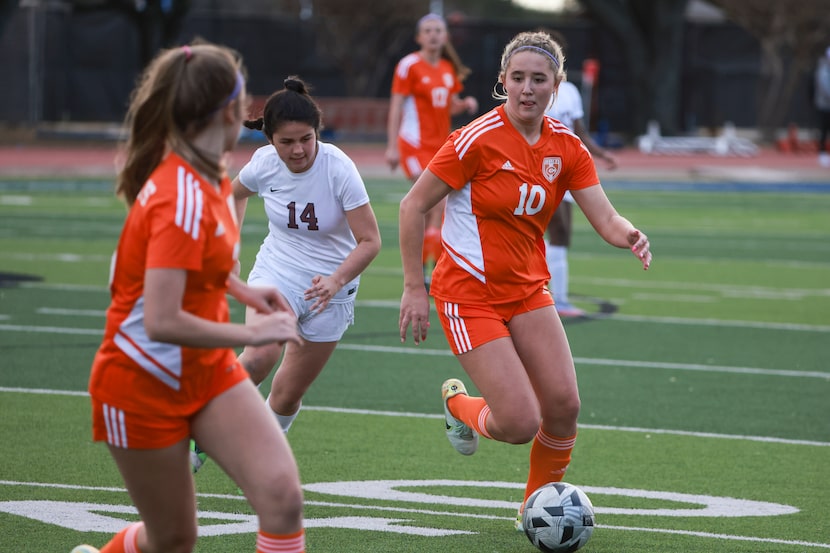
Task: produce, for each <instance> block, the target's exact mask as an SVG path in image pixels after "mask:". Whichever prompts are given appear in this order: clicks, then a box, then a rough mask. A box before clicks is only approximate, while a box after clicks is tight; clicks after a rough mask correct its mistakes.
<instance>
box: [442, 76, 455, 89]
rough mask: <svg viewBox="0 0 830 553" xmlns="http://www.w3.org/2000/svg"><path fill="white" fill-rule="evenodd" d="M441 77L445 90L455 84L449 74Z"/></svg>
mask: <svg viewBox="0 0 830 553" xmlns="http://www.w3.org/2000/svg"><path fill="white" fill-rule="evenodd" d="M443 77H444V86H446V87H447V88H452V85H453V84H455V83H454V82H453V81H454V79H453V76H452V74H451V73H444V75H443Z"/></svg>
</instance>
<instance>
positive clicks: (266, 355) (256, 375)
mask: <svg viewBox="0 0 830 553" xmlns="http://www.w3.org/2000/svg"><path fill="white" fill-rule="evenodd" d="M281 353H282V346H280V345H279V344H269V345H266V346H258V347H248V348H245V351H244V352H243V354H242V355H241V356H240V361H241V362H242V366H243V367H245V370H246V371H248V374H249V375H250V377H251V380H253V381H254V384H259V383H260V382H262V381H263V380H265V379H266V378H267V377H268V375H269V374H270V373H271V369H273V368H274V365H276V364H277V361H278V360H279V358H280V354H281Z"/></svg>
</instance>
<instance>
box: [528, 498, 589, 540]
mask: <svg viewBox="0 0 830 553" xmlns="http://www.w3.org/2000/svg"><path fill="white" fill-rule="evenodd" d="M522 524H523V526H524V531H525V535H527V539H529V540H530V543H532V544H533V545H535V546H536V547H538V548H539V549H540V550H541V551H544V552H545V553H563V552H566V551H576V550H577V549H579V548H580V547H582V546H583V545H585V544H586V543H588V540H589V539H590V537H591V534H592V533H593V532H594V506H593V505H592V504H591V500H590V499H588V496H587V495H585V492H583V491H582V490H580V489H579V488H577V487H576V486H574V485H573V484H568V483H567V482H552V483H550V484H545V485H544V486H542V487H541V488H539V489H538V490H536V491H535V492H533V493H532V494H531V495H530V497H528V498H527V501H526V502H525V506H524V511H523V512H522Z"/></svg>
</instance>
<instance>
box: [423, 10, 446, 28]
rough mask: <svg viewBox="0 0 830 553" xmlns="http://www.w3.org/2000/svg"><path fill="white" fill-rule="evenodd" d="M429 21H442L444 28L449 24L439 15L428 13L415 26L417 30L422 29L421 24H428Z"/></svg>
mask: <svg viewBox="0 0 830 553" xmlns="http://www.w3.org/2000/svg"><path fill="white" fill-rule="evenodd" d="M427 21H440V22H441V23H443V24H444V26H446V25H447V22H446V21H445V20H444V18H443V17H441V16H440V15H438V14H437V13H428V14H426V15H425V16H423V17H422V18H421V19H419V20H418V23H416V24H415V28H416V29H420V28H421V24H423V23H426V22H427Z"/></svg>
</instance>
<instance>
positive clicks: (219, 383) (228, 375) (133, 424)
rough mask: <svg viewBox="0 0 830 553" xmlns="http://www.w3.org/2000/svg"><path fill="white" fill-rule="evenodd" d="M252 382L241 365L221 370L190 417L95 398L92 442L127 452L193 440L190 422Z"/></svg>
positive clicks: (93, 401) (194, 406)
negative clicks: (227, 394)
mask: <svg viewBox="0 0 830 553" xmlns="http://www.w3.org/2000/svg"><path fill="white" fill-rule="evenodd" d="M248 378H249V376H248V373H247V371H245V368H244V367H243V366H242V364H241V363H239V362H238V361H237V362H236V363H234V366H233V368H232V369H231V370H221V371H219V370H217V371H216V376H215V378H214V379H213V381H212V382H211V386H210V388H209V389H207V390H205V393H204V394H203V396H202V397H203V400H202V402H201V405H193V410H192V411H190V413H189V414H182V415H166V414H165V413H164V412H163V411H159V410H158V409H157V408H155V409H149V408H148V409H147V410H146V411H142V410H140V409H137V408H133V409H132V410H130V411H126V410H124V409H121V408H119V407H118V406H117V405H112V404H109V403H105V402H103V401H100V400H98V399H95V398H94V397H93V398H92V439H93V440H95V441H96V442H107V443H108V444H110V445H112V446H115V447H121V448H124V449H161V448H165V447H170V446H171V445H173V444H176V443H178V442H180V441H182V440H184V439H185V438H188V437H189V436H190V434H191V432H190V421H191V419H192V417H193V416H194V415H195V414H196V413H198V412H199V411H201V410H202V408H203V407H204V406H205V405H207V404H208V403H209V402H210V401H211V400H212V399H213V398H215V397H216V396H218V395H220V394H222V393H223V392H225V391H227V390H229V389H231V388H233V387H234V386H236V385H237V384H239V383H240V382H242V381H244V380H247V379H248ZM160 385H161V386H163V384H160ZM133 391H134V390H124V393H125V394H131V393H132V392H133ZM113 403H115V402H113ZM132 403H133V404H134V403H135V402H134V401H133V402H132Z"/></svg>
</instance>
